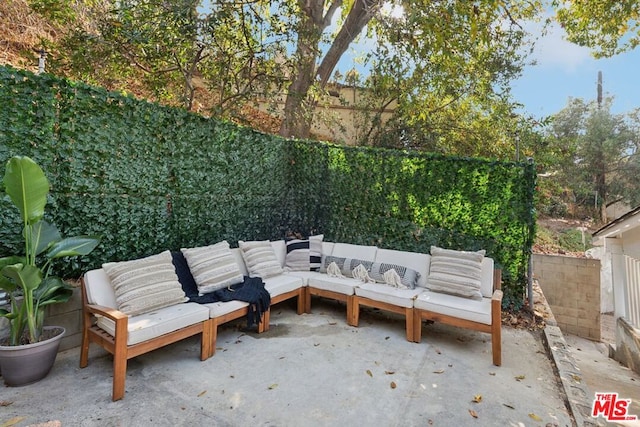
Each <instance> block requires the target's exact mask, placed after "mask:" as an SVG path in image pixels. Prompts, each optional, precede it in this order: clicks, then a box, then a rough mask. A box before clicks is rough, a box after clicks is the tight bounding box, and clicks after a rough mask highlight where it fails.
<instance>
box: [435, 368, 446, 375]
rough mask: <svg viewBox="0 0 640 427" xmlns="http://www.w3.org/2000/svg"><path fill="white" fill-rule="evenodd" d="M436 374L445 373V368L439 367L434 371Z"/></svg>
mask: <svg viewBox="0 0 640 427" xmlns="http://www.w3.org/2000/svg"><path fill="white" fill-rule="evenodd" d="M433 373H434V374H442V373H444V369H438V370H437V371H433Z"/></svg>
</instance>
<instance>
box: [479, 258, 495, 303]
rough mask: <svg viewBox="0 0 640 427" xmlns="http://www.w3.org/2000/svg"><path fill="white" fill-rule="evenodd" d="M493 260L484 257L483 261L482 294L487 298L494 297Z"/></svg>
mask: <svg viewBox="0 0 640 427" xmlns="http://www.w3.org/2000/svg"><path fill="white" fill-rule="evenodd" d="M493 267H494V263H493V259H491V258H487V257H484V259H483V260H482V267H481V268H482V279H481V280H482V283H481V284H480V293H482V296H483V297H485V298H491V296H492V295H493Z"/></svg>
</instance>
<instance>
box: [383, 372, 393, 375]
mask: <svg viewBox="0 0 640 427" xmlns="http://www.w3.org/2000/svg"><path fill="white" fill-rule="evenodd" d="M384 373H385V374H387V375H393V374H395V373H396V371H384Z"/></svg>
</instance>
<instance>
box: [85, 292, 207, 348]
mask: <svg viewBox="0 0 640 427" xmlns="http://www.w3.org/2000/svg"><path fill="white" fill-rule="evenodd" d="M208 319H209V308H207V307H204V306H202V305H200V304H196V303H191V302H189V303H184V304H176V305H172V306H170V307H164V308H161V309H159V310H156V311H152V312H149V313H144V314H141V315H139V316H130V317H129V323H128V327H127V329H128V331H129V334H128V336H127V345H133V344H138V343H141V342H143V341H147V340H150V339H152V338H156V337H159V336H160V335H164V334H168V333H169V332H173V331H177V330H178V329H182V328H185V327H187V326H191V325H193V324H196V323H199V322H204V321H205V320H208ZM97 325H98V326H99V327H100V328H101V329H103V330H105V331H106V332H107V333H109V334H110V335H111V336H115V333H116V324H115V322H114V321H113V320H111V319H107V318H106V317H103V316H99V317H98V320H97Z"/></svg>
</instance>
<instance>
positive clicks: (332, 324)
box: [329, 322, 338, 326]
mask: <svg viewBox="0 0 640 427" xmlns="http://www.w3.org/2000/svg"><path fill="white" fill-rule="evenodd" d="M337 324H338V322H329V325H331V326H334V325H337Z"/></svg>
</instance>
